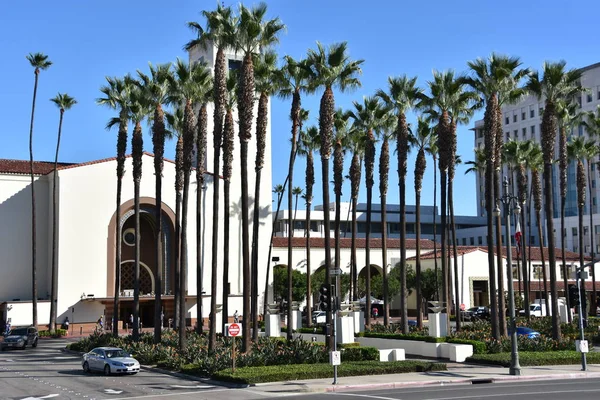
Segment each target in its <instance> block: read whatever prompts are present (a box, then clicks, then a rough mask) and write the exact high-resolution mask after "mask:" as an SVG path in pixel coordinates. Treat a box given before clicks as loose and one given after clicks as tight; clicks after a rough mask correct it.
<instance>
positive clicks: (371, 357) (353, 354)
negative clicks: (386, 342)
mask: <svg viewBox="0 0 600 400" xmlns="http://www.w3.org/2000/svg"><path fill="white" fill-rule="evenodd" d="M377 360H379V349H378V348H377V347H346V348H344V349H342V361H343V362H346V361H377Z"/></svg>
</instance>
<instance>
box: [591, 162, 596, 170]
mask: <svg viewBox="0 0 600 400" xmlns="http://www.w3.org/2000/svg"><path fill="white" fill-rule="evenodd" d="M595 170H596V163H592V171H595Z"/></svg>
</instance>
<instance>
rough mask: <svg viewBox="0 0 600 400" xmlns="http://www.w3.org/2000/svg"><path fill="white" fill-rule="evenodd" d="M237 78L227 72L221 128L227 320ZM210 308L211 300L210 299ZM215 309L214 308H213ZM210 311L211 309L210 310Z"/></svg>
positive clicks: (226, 314)
mask: <svg viewBox="0 0 600 400" xmlns="http://www.w3.org/2000/svg"><path fill="white" fill-rule="evenodd" d="M237 81H238V76H237V74H236V73H234V72H233V71H229V76H228V77H227V102H226V103H225V124H224V127H223V209H224V216H223V220H224V221H223V308H222V310H221V312H222V313H223V316H224V317H225V318H226V319H227V318H229V304H228V303H229V229H230V218H231V215H230V214H231V199H230V197H231V196H230V192H231V176H232V170H233V148H234V146H235V122H234V120H233V110H234V109H235V106H236V104H237V95H236V91H237ZM211 307H212V298H211ZM215 307H216V306H215ZM211 309H212V308H211Z"/></svg>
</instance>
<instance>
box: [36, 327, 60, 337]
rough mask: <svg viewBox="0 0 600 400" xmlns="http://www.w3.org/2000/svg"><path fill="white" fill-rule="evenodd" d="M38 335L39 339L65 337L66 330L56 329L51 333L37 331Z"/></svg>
mask: <svg viewBox="0 0 600 400" xmlns="http://www.w3.org/2000/svg"><path fill="white" fill-rule="evenodd" d="M38 335H39V337H53V338H57V337H62V336H66V335H67V330H66V329H57V330H55V331H54V332H51V331H39V332H38Z"/></svg>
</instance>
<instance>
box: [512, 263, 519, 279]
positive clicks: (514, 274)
mask: <svg viewBox="0 0 600 400" xmlns="http://www.w3.org/2000/svg"><path fill="white" fill-rule="evenodd" d="M512 274H513V279H519V271H518V270H517V264H513V266H512Z"/></svg>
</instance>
